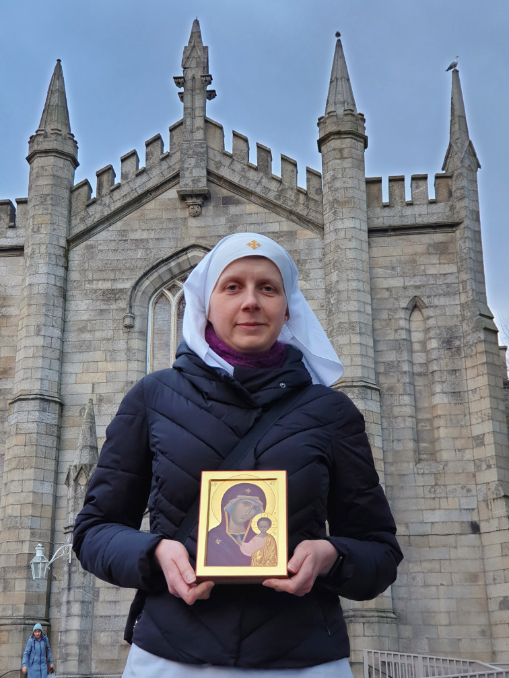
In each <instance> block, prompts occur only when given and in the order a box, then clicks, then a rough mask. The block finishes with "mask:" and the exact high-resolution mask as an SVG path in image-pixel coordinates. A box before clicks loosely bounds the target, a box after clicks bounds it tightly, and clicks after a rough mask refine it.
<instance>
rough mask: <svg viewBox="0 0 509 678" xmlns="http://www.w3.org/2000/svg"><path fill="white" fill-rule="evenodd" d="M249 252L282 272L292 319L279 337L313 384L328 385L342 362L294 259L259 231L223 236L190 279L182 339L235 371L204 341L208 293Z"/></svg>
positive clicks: (207, 359) (215, 363) (339, 372)
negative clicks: (306, 293)
mask: <svg viewBox="0 0 509 678" xmlns="http://www.w3.org/2000/svg"><path fill="white" fill-rule="evenodd" d="M249 256H261V257H267V259H270V260H271V261H273V262H274V263H275V264H276V266H277V267H278V269H279V271H280V272H281V277H282V278H283V285H284V288H285V293H286V299H287V302H288V310H289V312H290V318H289V320H288V321H287V322H286V323H285V324H284V325H283V329H282V330H281V334H280V335H279V341H281V342H283V343H285V344H291V345H292V346H295V347H296V348H298V349H299V350H300V351H302V354H303V356H304V363H305V365H306V367H307V369H308V370H309V373H310V375H311V377H312V379H313V383H315V384H324V385H325V386H330V385H331V384H333V383H334V382H335V381H337V380H338V379H339V378H340V377H341V375H342V374H343V365H342V364H341V362H340V360H339V358H338V356H337V355H336V352H335V351H334V349H333V348H332V344H331V343H330V341H329V339H328V337H327V335H326V334H325V332H324V330H323V328H322V326H321V325H320V323H319V322H318V318H317V317H316V315H315V314H314V313H313V311H312V310H311V308H310V306H309V304H308V302H307V301H306V300H305V298H304V295H303V294H302V292H301V291H300V288H299V283H298V278H299V272H298V270H297V267H296V266H295V263H294V261H293V259H292V258H291V256H290V255H289V254H288V252H287V251H286V250H285V249H284V248H283V247H281V245H278V243H276V242H274V240H271V239H270V238H267V237H266V236H264V235H260V234H259V233H236V234H235V235H229V236H227V237H226V238H223V239H222V240H220V241H219V242H218V244H217V245H216V246H215V247H214V249H213V250H211V251H210V252H209V253H208V254H207V255H206V256H205V257H204V258H203V259H202V260H201V261H200V263H199V264H198V266H196V268H195V269H194V270H193V272H192V273H191V275H190V276H189V278H188V279H187V280H186V282H185V283H184V295H185V298H186V308H185V311H184V324H183V336H184V341H185V342H186V344H187V345H188V347H189V348H190V349H192V350H193V351H194V352H195V353H197V354H198V355H199V356H200V358H201V359H202V360H203V361H204V362H205V363H206V364H207V365H210V366H211V367H221V368H222V369H224V370H226V371H227V372H228V374H230V375H232V374H233V366H232V365H230V364H229V363H227V362H226V360H223V358H221V356H219V355H217V353H215V352H214V351H213V350H212V349H211V348H210V346H209V345H208V343H207V342H206V340H205V327H206V326H207V313H208V308H209V300H210V295H211V294H212V291H213V289H214V287H215V285H216V282H217V280H218V278H219V276H220V275H221V273H222V272H223V271H224V269H225V268H226V267H227V266H228V264H231V263H232V261H235V260H236V259H240V258H241V257H249Z"/></svg>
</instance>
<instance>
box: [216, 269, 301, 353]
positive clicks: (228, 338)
mask: <svg viewBox="0 0 509 678" xmlns="http://www.w3.org/2000/svg"><path fill="white" fill-rule="evenodd" d="M288 318H289V313H288V305H287V301H286V295H285V291H284V286H283V279H282V278H281V273H280V272H279V269H278V267H277V266H276V264H274V263H273V262H272V261H270V259H266V258H265V257H242V259H237V260H236V261H233V262H232V263H231V264H229V265H228V266H227V267H226V268H225V269H224V271H223V272H222V273H221V275H220V277H219V279H218V281H217V283H216V286H215V287H214V290H213V292H212V294H211V296H210V302H209V312H208V320H209V321H210V322H211V323H212V325H213V327H214V331H215V333H216V334H217V336H218V337H219V339H220V340H221V341H222V342H223V343H225V344H226V345H227V346H229V347H230V348H233V349H234V350H236V351H239V352H240V353H263V352H264V351H268V350H269V349H270V348H271V347H272V346H273V345H274V343H275V342H276V340H277V338H278V336H279V333H280V332H281V328H282V327H283V325H284V324H285V322H286V321H287V320H288Z"/></svg>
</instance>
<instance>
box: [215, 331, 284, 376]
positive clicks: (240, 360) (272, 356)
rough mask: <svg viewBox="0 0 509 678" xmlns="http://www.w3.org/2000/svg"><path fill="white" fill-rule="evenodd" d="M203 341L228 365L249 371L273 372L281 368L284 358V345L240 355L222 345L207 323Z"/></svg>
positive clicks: (277, 342) (280, 344)
mask: <svg viewBox="0 0 509 678" xmlns="http://www.w3.org/2000/svg"><path fill="white" fill-rule="evenodd" d="M205 341H206V342H207V344H208V345H209V346H210V348H211V349H212V350H213V351H214V353H217V355H218V356H220V357H221V358H222V359H223V360H226V362H227V363H230V365H239V366H240V367H250V368H251V369H264V370H275V369H276V368H278V367H281V366H282V365H283V363H284V361H285V358H286V344H283V343H281V342H280V341H276V343H275V344H274V345H273V346H272V347H271V348H269V350H268V351H264V352H263V353H240V352H239V351H236V350H235V349H234V348H230V347H229V346H227V345H226V344H223V342H222V341H221V339H219V337H218V336H217V334H216V333H215V332H214V328H213V327H212V325H211V324H210V323H209V324H208V325H207V327H206V329H205Z"/></svg>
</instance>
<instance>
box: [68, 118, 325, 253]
mask: <svg viewBox="0 0 509 678" xmlns="http://www.w3.org/2000/svg"><path fill="white" fill-rule="evenodd" d="M205 122H206V124H205V132H206V144H207V157H208V160H207V169H208V180H209V181H211V182H212V183H216V184H220V185H222V186H224V187H227V188H229V189H230V190H231V191H232V192H234V193H237V194H239V195H243V196H244V197H246V198H249V199H250V200H254V202H258V204H260V205H262V206H266V207H267V209H273V210H275V211H277V212H279V213H280V214H281V215H282V216H285V217H287V218H288V219H290V220H291V221H294V222H295V223H297V224H299V225H301V226H303V227H305V228H311V229H312V230H315V231H318V232H321V229H322V176H321V174H320V172H317V171H316V170H313V169H310V168H309V167H307V168H306V188H305V189H304V188H301V187H300V186H298V185H297V176H298V168H297V162H296V161H295V160H294V159H293V158H290V157H288V156H286V155H281V176H277V175H275V174H273V173H272V151H271V149H270V148H267V147H266V146H264V145H262V144H256V164H254V163H252V162H250V160H249V153H250V148H249V140H248V138H247V137H246V136H244V135H242V134H239V133H238V132H233V140H232V152H231V153H230V152H228V151H226V150H225V144H224V129H223V126H222V125H220V124H219V123H217V122H215V121H214V120H211V119H210V118H206V121H205ZM183 127H184V125H183V120H179V121H178V122H176V123H175V124H174V125H172V126H171V127H170V129H169V131H170V149H169V151H167V152H165V151H164V142H163V139H162V137H161V135H160V134H156V135H155V136H153V137H151V138H150V139H148V140H147V141H146V142H145V165H144V166H142V167H140V161H139V156H138V153H137V151H136V150H132V151H129V152H128V153H125V154H124V155H123V156H122V157H121V158H120V181H117V173H116V171H115V168H114V166H113V165H111V164H110V165H106V166H105V167H102V168H101V169H99V170H98V171H97V172H96V183H95V194H94V195H93V187H92V184H91V183H90V182H89V181H88V179H84V180H83V181H81V182H79V183H78V184H76V185H75V186H73V188H72V189H71V226H70V242H69V244H70V246H71V247H74V246H75V244H77V243H78V242H82V240H84V239H87V238H88V237H90V235H92V234H93V233H96V232H98V231H100V230H103V228H107V227H108V226H109V225H111V224H112V223H114V222H115V221H118V220H119V219H121V218H123V217H124V216H126V215H127V214H129V213H130V212H132V211H134V210H135V209H138V208H139V207H141V206H142V205H143V204H145V202H147V201H148V200H152V199H153V198H154V197H156V196H157V195H160V194H161V193H163V192H164V191H166V190H168V189H169V188H171V187H172V186H175V185H177V184H179V181H180V148H181V144H182V142H183V137H184V129H183ZM188 207H189V206H188ZM189 216H196V215H192V214H189Z"/></svg>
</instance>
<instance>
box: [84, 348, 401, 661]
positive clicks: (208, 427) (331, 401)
mask: <svg viewBox="0 0 509 678" xmlns="http://www.w3.org/2000/svg"><path fill="white" fill-rule="evenodd" d="M301 358H302V355H301V353H300V352H299V351H297V350H296V349H294V348H292V347H288V354H287V359H286V363H285V365H284V366H283V367H282V368H280V369H277V370H251V369H247V368H236V369H235V372H234V377H233V378H232V377H229V376H226V375H222V374H219V373H218V372H217V371H216V370H214V369H212V368H210V367H208V366H207V365H205V363H203V361H202V360H200V358H198V356H196V354H195V353H193V352H192V351H190V350H189V349H187V347H186V346H185V344H183V345H181V347H180V350H179V353H178V355H177V360H176V362H175V364H174V368H173V369H168V370H162V371H160V372H155V373H153V374H150V375H148V376H146V377H145V378H144V379H142V380H141V381H140V382H139V383H138V384H136V386H134V388H133V389H132V390H131V391H130V392H129V393H128V394H127V395H126V396H125V398H124V400H123V401H122V404H121V405H120V408H119V410H118V413H117V415H116V417H115V418H114V420H113V421H112V423H111V424H110V426H109V427H108V430H107V439H106V442H105V443H104V446H103V448H102V452H101V455H100V458H99V463H98V467H97V470H96V472H95V474H94V476H93V478H92V480H91V482H90V487H89V489H88V493H87V496H86V500H85V506H84V508H83V510H82V511H81V513H80V514H79V516H78V518H77V521H76V527H75V531H74V549H75V551H76V554H77V556H78V558H79V560H80V562H81V564H82V565H83V567H84V568H85V569H86V570H88V571H89V572H93V573H94V574H95V575H96V576H97V577H99V578H100V579H104V580H105V581H108V582H111V583H112V584H116V585H117V586H125V587H132V588H139V589H142V590H145V591H147V592H148V595H147V599H146V602H145V607H144V610H143V614H142V616H141V618H140V620H139V622H138V624H137V625H136V628H135V631H134V642H135V643H136V644H137V645H138V646H139V647H141V648H143V649H144V650H146V651H148V652H151V653H152V654H155V655H158V656H161V657H166V658H167V659H171V660H173V661H178V662H184V663H189V664H200V663H211V664H217V665H224V666H240V667H248V668H296V667H305V666H313V665H316V664H321V663H324V662H329V661H333V660H336V659H341V658H343V657H347V656H348V655H349V643H348V636H347V632H346V625H345V622H344V620H343V615H342V612H341V607H340V604H339V599H338V594H340V595H342V596H344V597H346V598H351V599H353V600H367V599H371V598H374V597H375V596H377V595H378V594H379V593H381V592H382V591H384V590H385V589H386V588H387V587H388V586H389V585H390V584H392V582H393V581H394V580H395V578H396V568H397V565H398V563H399V562H400V561H401V558H402V555H401V551H400V549H399V546H398V543H397V541H396V538H395V536H394V535H395V532H396V529H395V525H394V521H393V518H392V516H391V512H390V510H389V507H388V504H387V501H386V498H385V496H384V493H383V491H382V488H381V487H380V485H379V484H378V476H377V474H376V471H375V469H374V466H373V459H372V454H371V450H370V447H369V443H368V439H367V437H366V433H365V431H364V420H363V417H362V415H361V414H360V413H359V411H358V410H357V408H356V407H355V406H354V405H353V403H352V402H351V401H350V400H349V399H348V398H347V397H346V396H345V395H343V394H342V393H339V392H337V391H334V390H332V389H330V388H326V387H324V386H316V385H315V386H309V387H308V388H307V389H306V390H305V391H304V392H303V394H302V396H301V398H300V399H299V400H298V401H297V402H296V403H295V404H294V406H293V408H292V409H291V411H289V412H287V413H286V414H285V415H284V416H283V417H282V418H281V419H280V420H279V421H278V422H277V423H276V424H275V425H274V426H273V427H272V429H271V430H270V431H269V432H268V433H266V434H265V436H263V438H262V439H261V441H260V442H259V443H258V445H257V448H256V450H255V452H254V453H253V454H252V455H250V456H248V458H247V459H246V460H245V462H244V463H243V465H242V468H243V469H246V470H247V469H260V470H270V469H286V471H287V473H288V516H289V556H291V554H292V553H293V550H294V549H295V547H296V546H297V544H299V542H301V541H303V540H304V539H324V538H326V532H325V521H326V519H328V521H329V526H330V534H331V536H330V538H329V540H330V541H331V543H332V544H333V545H334V546H335V547H336V549H337V551H338V554H339V555H340V556H342V559H341V560H339V559H338V561H337V563H339V566H335V567H334V568H333V571H332V574H331V575H329V576H327V577H319V578H318V579H317V581H316V583H315V586H314V587H313V590H312V591H311V592H310V593H308V594H307V595H305V596H303V597H296V596H293V595H290V594H287V593H276V592H275V591H273V590H272V589H267V588H265V587H263V586H261V585H222V586H221V585H216V586H215V587H214V589H213V590H212V594H211V597H210V599H209V600H202V601H197V602H196V603H195V604H194V605H193V606H188V605H186V604H185V603H184V602H183V601H182V600H181V599H178V598H175V597H174V596H172V595H171V594H170V593H169V592H168V589H167V587H166V586H165V583H164V578H163V576H162V573H161V571H160V569H159V568H158V566H157V565H156V564H155V563H154V560H153V553H154V550H155V548H156V546H157V544H158V543H159V541H160V539H161V538H162V537H166V538H170V539H171V537H172V535H174V534H175V533H176V531H177V528H178V526H179V524H180V523H181V521H182V520H183V518H184V516H185V515H186V512H187V511H188V509H189V507H190V506H191V504H192V503H193V501H194V499H195V497H196V496H197V495H198V493H199V485H200V474H201V471H202V470H214V469H215V468H217V467H218V466H219V464H220V463H221V461H222V459H223V458H224V457H225V456H226V455H227V454H228V453H229V451H230V450H231V449H233V447H234V446H235V445H236V443H237V442H238V440H239V438H240V437H242V436H243V435H244V434H245V433H246V432H247V430H248V429H249V428H250V427H251V426H252V425H253V424H254V423H255V421H256V420H257V419H258V418H259V417H260V414H261V413H262V411H263V410H264V409H266V408H268V407H269V406H270V405H272V404H273V403H274V402H275V401H276V400H278V399H279V398H280V397H282V396H283V395H286V394H287V393H288V391H289V390H291V389H294V388H296V387H301V386H303V385H305V384H309V383H310V377H309V374H308V372H307V370H306V368H305V367H304V364H303V363H302V360H301ZM282 384H285V387H282ZM147 501H148V504H149V508H150V524H151V534H147V533H143V532H139V531H138V530H139V527H140V524H141V520H142V516H143V512H144V510H145V508H146V506H147ZM186 547H187V549H188V551H189V553H190V556H191V559H194V558H195V553H196V533H195V534H193V535H192V536H191V537H190V538H189V539H188V541H187V543H186Z"/></svg>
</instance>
